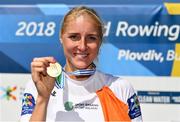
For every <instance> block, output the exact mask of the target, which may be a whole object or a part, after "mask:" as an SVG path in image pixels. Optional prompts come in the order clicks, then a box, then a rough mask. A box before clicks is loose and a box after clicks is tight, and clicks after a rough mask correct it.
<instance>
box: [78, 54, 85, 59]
mask: <svg viewBox="0 0 180 122" xmlns="http://www.w3.org/2000/svg"><path fill="white" fill-rule="evenodd" d="M77 56H78V57H79V58H85V57H86V56H87V54H77Z"/></svg>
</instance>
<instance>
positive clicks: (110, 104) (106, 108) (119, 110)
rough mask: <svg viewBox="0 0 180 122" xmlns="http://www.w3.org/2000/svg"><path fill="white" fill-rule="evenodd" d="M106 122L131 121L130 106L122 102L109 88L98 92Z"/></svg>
mask: <svg viewBox="0 0 180 122" xmlns="http://www.w3.org/2000/svg"><path fill="white" fill-rule="evenodd" d="M96 94H97V96H98V97H99V100H100V102H101V106H102V109H103V114H104V118H105V121H126V122H127V121H129V122H130V121H131V119H130V117H129V115H128V106H127V105H126V104H125V103H123V102H122V101H120V100H119V99H118V98H117V97H116V96H115V95H114V93H113V92H112V91H111V89H109V88H108V87H107V86H105V87H103V88H102V89H101V90H98V91H97V92H96Z"/></svg>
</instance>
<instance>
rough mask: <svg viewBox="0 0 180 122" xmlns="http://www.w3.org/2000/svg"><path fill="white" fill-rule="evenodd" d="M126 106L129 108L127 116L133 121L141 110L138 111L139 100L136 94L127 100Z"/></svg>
mask: <svg viewBox="0 0 180 122" xmlns="http://www.w3.org/2000/svg"><path fill="white" fill-rule="evenodd" d="M127 102H128V106H129V116H130V118H131V119H134V118H136V117H138V116H140V115H141V109H140V104H139V100H138V97H137V95H136V94H134V95H133V96H131V97H130V98H129V99H128V101H127Z"/></svg>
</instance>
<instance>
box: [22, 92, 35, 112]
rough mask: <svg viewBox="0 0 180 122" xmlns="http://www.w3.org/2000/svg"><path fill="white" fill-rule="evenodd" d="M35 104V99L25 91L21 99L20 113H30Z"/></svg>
mask: <svg viewBox="0 0 180 122" xmlns="http://www.w3.org/2000/svg"><path fill="white" fill-rule="evenodd" d="M34 106H35V99H34V97H33V96H32V94H29V93H25V94H24V98H23V100H22V112H21V115H25V114H32V112H33V110H34Z"/></svg>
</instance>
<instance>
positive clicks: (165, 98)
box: [153, 96, 170, 103]
mask: <svg viewBox="0 0 180 122" xmlns="http://www.w3.org/2000/svg"><path fill="white" fill-rule="evenodd" d="M153 100H154V102H155V103H170V97H168V96H154V97H153Z"/></svg>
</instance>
